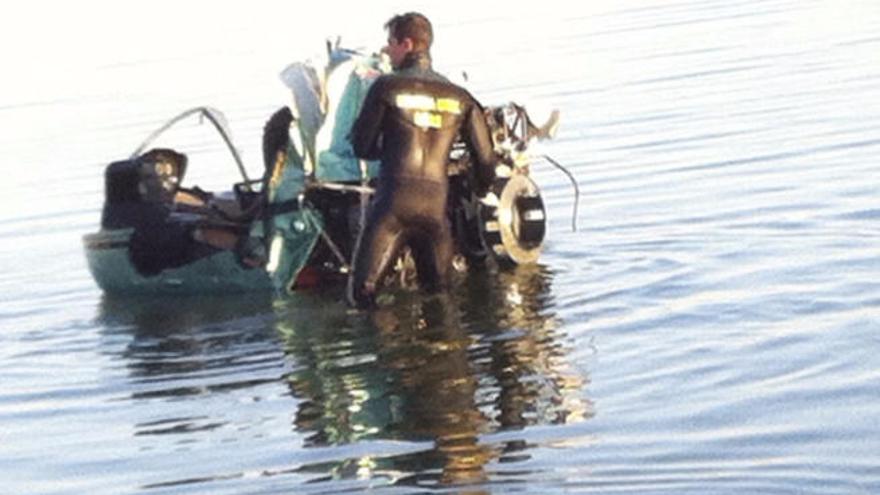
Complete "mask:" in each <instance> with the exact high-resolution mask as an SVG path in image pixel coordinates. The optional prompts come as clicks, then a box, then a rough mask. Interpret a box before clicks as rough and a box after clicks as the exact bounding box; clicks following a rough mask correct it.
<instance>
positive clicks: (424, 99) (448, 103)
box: [394, 93, 461, 129]
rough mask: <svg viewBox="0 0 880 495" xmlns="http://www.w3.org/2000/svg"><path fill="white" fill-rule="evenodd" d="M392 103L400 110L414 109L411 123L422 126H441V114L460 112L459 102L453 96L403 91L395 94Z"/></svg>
mask: <svg viewBox="0 0 880 495" xmlns="http://www.w3.org/2000/svg"><path fill="white" fill-rule="evenodd" d="M394 104H395V106H396V107H397V108H400V109H401V110H414V112H413V123H414V124H415V125H417V126H419V127H422V128H431V129H439V128H441V127H443V117H442V115H441V114H444V113H448V114H454V115H460V114H461V102H460V101H458V100H456V99H454V98H434V97H433V96H429V95H423V94H413V93H403V94H399V95H397V97H396V98H395V99H394Z"/></svg>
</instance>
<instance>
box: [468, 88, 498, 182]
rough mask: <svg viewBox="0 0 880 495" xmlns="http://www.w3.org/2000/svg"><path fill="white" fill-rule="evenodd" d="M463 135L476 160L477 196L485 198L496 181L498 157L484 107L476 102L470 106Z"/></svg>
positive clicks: (474, 164) (474, 165)
mask: <svg viewBox="0 0 880 495" xmlns="http://www.w3.org/2000/svg"><path fill="white" fill-rule="evenodd" d="M463 135H464V139H465V141H466V142H467V144H468V146H469V148H470V151H471V156H472V157H473V158H474V163H473V167H474V176H475V178H476V180H477V184H475V185H476V193H477V196H484V195H485V194H486V192H487V191H488V190H489V187H490V186H491V185H492V181H494V180H495V166H496V165H497V163H498V157H497V155H495V147H494V146H493V144H492V136H490V135H489V126H488V125H487V124H486V116H485V115H484V113H483V107H482V106H480V104H479V103H478V102H477V101H476V100H474V101H473V104H472V105H470V110H469V111H468V115H467V122H466V123H465V129H464V133H463Z"/></svg>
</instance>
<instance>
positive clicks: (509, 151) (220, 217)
mask: <svg viewBox="0 0 880 495" xmlns="http://www.w3.org/2000/svg"><path fill="white" fill-rule="evenodd" d="M328 53H329V55H330V56H329V57H328V63H327V64H326V65H325V66H324V67H322V68H321V69H320V70H316V69H315V68H314V67H313V66H311V65H309V64H294V65H292V66H290V67H288V69H286V70H285V72H284V73H283V75H282V79H283V80H284V81H285V83H286V84H288V86H289V87H290V88H291V90H292V93H293V101H292V103H291V104H290V105H289V106H286V107H283V108H282V109H281V110H279V111H277V112H276V113H275V114H274V115H272V116H271V118H270V119H269V120H268V122H267V124H266V126H265V128H264V134H263V162H264V173H263V176H262V177H261V178H259V179H253V180H252V179H250V178H249V177H248V176H247V174H246V169H245V167H244V165H243V163H242V160H241V157H240V156H239V154H238V152H237V150H236V148H235V146H234V145H233V143H232V141H231V139H230V134H229V132H228V131H227V129H226V127H225V125H224V122H225V120H224V118H223V115H222V113H220V112H219V111H218V110H216V109H212V108H209V107H197V108H193V109H190V110H187V111H185V112H183V113H181V114H179V115H177V116H175V117H174V118H172V119H171V120H170V121H168V122H167V123H166V124H164V125H162V126H161V127H160V128H159V129H157V130H156V131H155V132H154V133H152V134H151V135H150V136H148V138H147V139H146V140H145V141H144V143H143V144H142V145H141V146H139V147H138V148H137V149H136V150H135V151H134V152H133V153H132V154H131V155H130V156H129V158H127V159H125V160H120V161H116V162H113V163H111V164H109V165H108V166H107V167H106V169H105V174H104V180H105V201H104V206H103V210H102V215H101V227H100V230H98V231H97V232H95V233H91V234H87V235H85V236H84V238H83V243H84V247H85V252H86V257H87V260H88V266H89V269H90V271H91V273H92V275H93V277H94V278H95V281H96V282H97V283H98V285H99V286H100V287H101V289H102V290H103V291H105V292H107V293H113V294H117V293H121V294H125V293H181V294H187V293H188V294H204V293H229V292H251V291H276V292H279V293H288V292H292V291H295V290H299V289H303V288H310V287H315V286H324V285H329V284H344V283H345V280H346V278H347V274H348V273H349V271H350V263H351V258H352V253H353V251H354V250H355V244H356V243H357V239H358V233H359V231H360V228H361V226H362V224H363V221H364V218H365V217H366V210H367V208H368V207H369V199H370V197H371V194H372V187H371V183H372V182H371V181H372V177H373V176H374V174H375V166H376V164H371V163H364V162H361V161H358V160H357V158H356V157H354V155H353V153H352V151H351V147H350V144H348V143H347V139H345V136H346V135H347V129H348V128H350V124H351V122H352V121H353V119H354V118H355V117H356V116H357V110H358V103H359V101H360V99H361V98H362V96H363V94H364V92H365V91H366V89H367V87H368V83H369V80H368V78H369V77H372V75H373V74H374V72H372V70H373V69H374V68H375V67H376V62H375V60H373V59H371V58H369V57H365V56H363V55H360V54H357V53H356V52H352V51H349V50H339V49H336V50H332V51H329V52H328ZM334 88H335V89H334ZM486 115H487V120H488V122H489V124H490V128H491V130H492V134H493V139H494V141H495V147H496V152H497V153H499V155H501V157H502V158H503V160H502V163H503V164H502V165H499V168H498V174H497V175H498V179H497V180H496V184H495V185H494V186H493V189H492V191H491V192H490V193H489V195H488V196H486V197H484V198H477V197H476V196H475V195H474V193H473V191H472V189H471V188H470V183H471V180H470V176H469V170H470V167H469V158H468V155H467V152H466V149H465V148H464V147H463V146H455V147H454V149H453V151H452V154H451V156H450V163H451V165H450V194H449V199H448V201H449V208H448V211H449V218H450V222H451V225H452V226H453V232H454V236H455V241H456V249H457V255H456V263H455V265H456V268H457V269H459V270H466V269H467V267H468V266H472V265H473V264H475V263H486V262H490V263H492V262H494V263H499V264H501V265H509V264H517V263H532V262H534V261H536V260H537V258H538V255H539V253H540V250H541V247H542V244H543V241H544V235H545V224H546V219H545V211H544V206H543V201H542V199H541V195H540V191H539V189H538V187H537V185H536V184H535V183H534V182H533V181H532V180H531V179H530V178H529V176H528V173H529V165H530V161H531V157H530V156H529V155H528V145H529V143H530V142H531V141H532V140H533V139H542V138H547V137H550V136H552V134H553V131H554V130H555V127H556V122H557V119H558V113H555V112H554V114H553V115H552V116H551V119H550V120H549V121H548V123H547V124H545V125H544V126H542V127H537V126H535V125H533V124H532V122H531V121H530V120H529V117H528V114H527V113H526V111H525V109H524V108H523V107H521V106H518V105H516V104H512V103H511V104H507V105H503V106H499V107H490V108H487V109H486ZM194 117H201V118H203V119H205V120H207V121H208V122H210V123H211V124H212V125H213V126H214V128H216V130H217V131H218V133H219V135H220V137H221V138H222V140H223V141H224V142H225V144H226V146H227V147H228V149H229V151H230V153H231V154H232V157H233V159H234V161H235V163H236V164H237V166H238V168H239V171H240V173H241V176H242V179H241V181H239V182H237V183H235V184H233V185H232V187H231V189H230V190H228V191H221V192H209V191H204V190H202V189H200V188H198V187H196V186H193V187H187V186H185V185H184V184H185V183H184V179H185V176H186V171H187V167H188V159H187V156H186V154H185V153H183V152H181V151H179V150H176V149H171V148H151V147H150V146H151V144H152V143H153V141H155V139H156V138H157V137H158V136H159V135H161V134H162V133H164V132H165V131H166V130H168V129H169V128H170V127H172V126H174V125H175V124H177V123H178V122H181V121H183V120H186V119H188V118H194ZM545 158H546V159H547V160H548V161H550V162H551V163H553V164H554V165H557V166H558V164H556V162H554V161H552V160H551V159H550V158H549V157H545ZM575 205H576V204H575ZM575 207H576V206H575ZM406 260H407V256H406V255H404V256H403V257H402V259H401V262H400V263H398V270H397V272H396V273H395V275H394V276H395V277H396V278H397V279H400V280H405V279H406V276H405V275H406V272H407V270H408V268H407V266H408V264H407V263H406ZM410 269H411V267H410Z"/></svg>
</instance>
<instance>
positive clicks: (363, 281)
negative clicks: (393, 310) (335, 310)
mask: <svg viewBox="0 0 880 495" xmlns="http://www.w3.org/2000/svg"><path fill="white" fill-rule="evenodd" d="M402 234H403V232H402V231H401V228H400V225H399V223H398V222H397V220H396V219H395V218H394V217H393V216H392V215H387V216H385V217H384V218H380V219H379V220H378V222H376V223H374V224H372V225H370V226H368V227H367V230H366V232H364V238H363V239H362V240H361V244H360V246H358V251H357V253H355V257H354V267H353V271H354V275H353V280H352V285H351V287H350V293H349V303H350V304H352V305H354V306H356V307H359V308H365V307H370V306H374V305H375V296H376V291H377V290H378V289H379V283H380V282H381V281H382V279H383V278H385V275H386V274H387V273H388V269H389V268H390V267H391V263H392V261H394V259H395V258H396V257H397V255H398V253H400V248H401V247H402V245H403V235H402Z"/></svg>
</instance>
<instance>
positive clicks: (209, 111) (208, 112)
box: [131, 107, 253, 191]
mask: <svg viewBox="0 0 880 495" xmlns="http://www.w3.org/2000/svg"><path fill="white" fill-rule="evenodd" d="M214 113H216V114H217V115H223V114H222V113H220V111H219V110H215V109H213V108H210V107H195V108H191V109H189V110H187V111H185V112H183V113H181V114H180V115H178V116H176V117H174V118H173V119H171V120H169V121H168V122H166V123H165V125H163V126H162V127H160V128H158V129H156V130H155V131H153V133H152V134H150V135H149V136H147V139H145V140H144V142H143V143H141V145H140V146H138V147H137V149H136V150H134V153H132V154H131V159H135V158H137V157H138V156H139V155H140V154H141V153H143V151H144V150H145V149H146V148H147V146H149V145H150V144H151V143H152V142H153V140H155V139H156V138H157V137H159V135H160V134H162V133H163V132H165V131H167V130H168V129H169V128H170V127H171V126H173V125H174V124H176V123H178V122H180V121H181V120H183V119H185V118H187V117H189V116H191V115H195V114H201V115H203V116H204V117H206V118H207V119H208V120H209V121H211V123H212V124H214V128H215V129H217V132H218V133H220V137H222V138H223V142H225V143H226V146H227V147H228V148H229V151H230V153H232V158H234V159H235V164H236V165H237V166H238V171H239V172H240V173H241V176H242V178H243V179H244V183H245V184H244V187H245V188H247V190H248V191H253V188H251V183H252V182H253V181H251V180H250V179H249V178H248V175H247V171H246V170H245V168H244V162H242V160H241V156H240V155H239V154H238V150H237V149H235V146H234V145H233V144H232V140H231V139H230V138H229V133H228V132H227V130H226V128H225V127H224V126H223V124H221V123H220V121H219V120H217V117H216V116H215V115H214Z"/></svg>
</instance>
